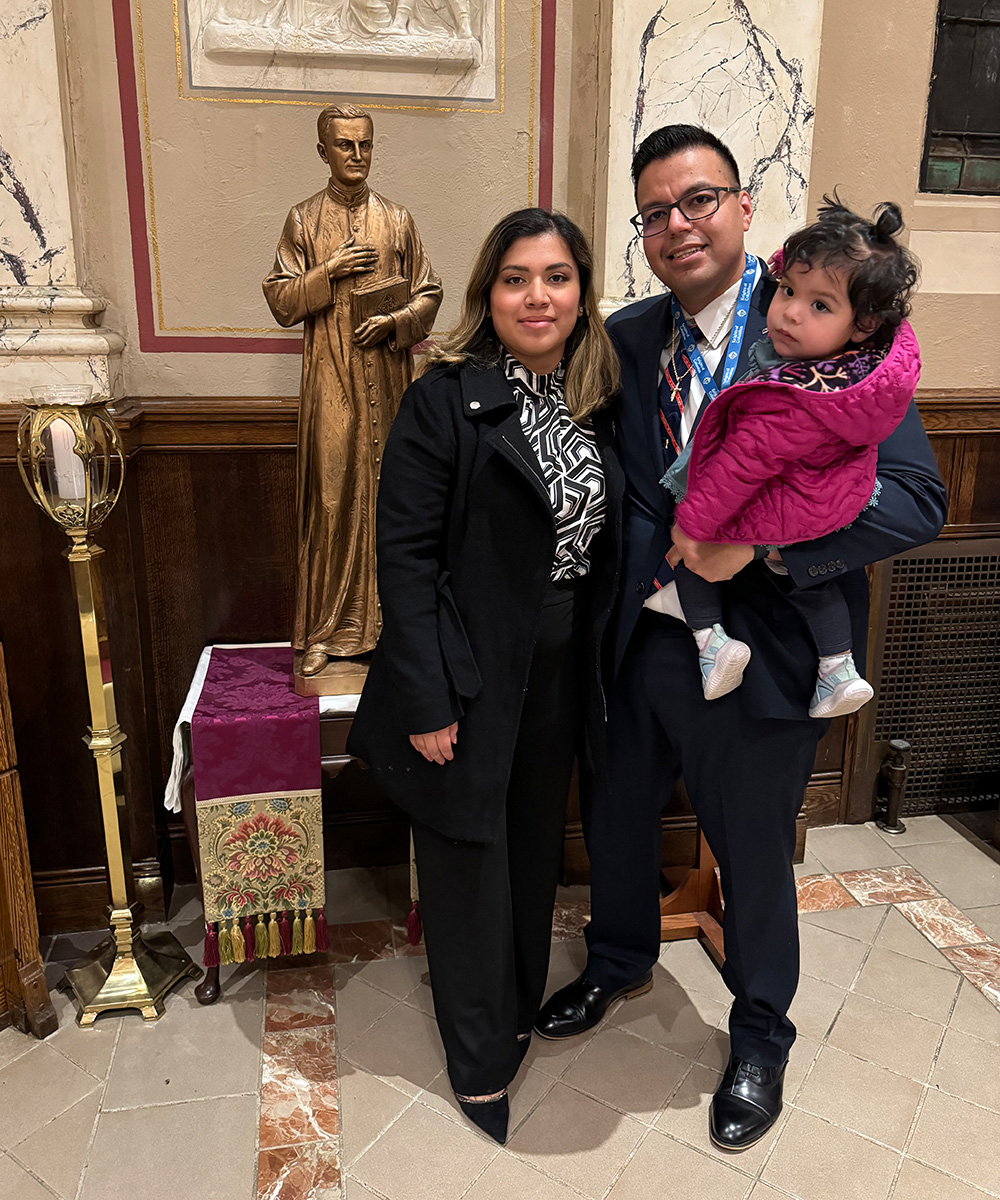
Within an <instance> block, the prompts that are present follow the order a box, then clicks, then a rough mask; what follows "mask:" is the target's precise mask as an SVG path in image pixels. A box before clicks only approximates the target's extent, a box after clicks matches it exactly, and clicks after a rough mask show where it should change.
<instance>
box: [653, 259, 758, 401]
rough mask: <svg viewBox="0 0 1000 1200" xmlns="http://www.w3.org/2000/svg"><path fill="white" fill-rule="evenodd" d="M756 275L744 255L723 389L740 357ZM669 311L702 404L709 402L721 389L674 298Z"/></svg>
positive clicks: (754, 267) (728, 383) (751, 262)
mask: <svg viewBox="0 0 1000 1200" xmlns="http://www.w3.org/2000/svg"><path fill="white" fill-rule="evenodd" d="M756 275H757V260H756V259H755V258H754V257H753V256H752V255H750V254H748V255H747V256H746V267H745V268H744V271H743V278H742V280H741V281H740V294H739V297H738V298H737V301H736V313H735V315H734V316H733V331H732V333H731V334H730V335H729V345H728V346H727V347H726V365H725V368H724V369H723V372H722V387H724V388H726V387H729V385H730V384H731V383H732V382H733V376H734V375H735V374H736V364H737V362H738V361H739V357H740V346H742V345H743V332H744V330H745V329H746V325H747V317H748V316H749V314H750V297H751V295H752V294H753V283H754V278H755V277H756ZM670 311H671V313H672V314H673V318H674V327H675V328H676V330H677V332H678V333H679V334H680V335H681V341H682V342H683V344H684V350H685V352H686V354H687V356H688V362H689V363H690V364H691V373H692V375H697V377H698V379H699V380H700V382H701V386H702V388H703V389H704V392H705V401H706V403H710V402H711V401H712V400H714V399H715V398H716V396H718V394H719V392H720V391H721V390H722V389H721V388H720V387H719V385H718V384H717V383H716V382H715V380H714V378H713V377H712V372H711V371H710V370H709V369H708V367H707V366H706V364H705V360H704V358H702V355H701V351H700V350H699V349H698V345H697V343H696V342H695V340H694V334H693V333H692V332H691V326H690V325H689V324H688V323H687V321H686V320H685V318H684V314H683V313H682V312H681V306H680V304H678V302H677V297H676V296H671V297H670Z"/></svg>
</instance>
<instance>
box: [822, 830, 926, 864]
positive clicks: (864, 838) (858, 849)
mask: <svg viewBox="0 0 1000 1200" xmlns="http://www.w3.org/2000/svg"><path fill="white" fill-rule="evenodd" d="M806 845H807V847H808V849H809V852H810V853H811V854H813V855H815V857H816V858H818V859H819V861H820V862H821V863H822V864H823V866H824V867H825V868H826V870H827V871H830V872H835V871H860V870H863V869H865V868H867V867H898V866H901V865H902V863H903V859H902V858H900V856H899V855H898V854H897V853H896V851H895V850H894V849H893V848H892V847H891V846H889V845H888V844H887V843H886V842H885V840H884V839H883V838H881V837H879V835H878V834H877V833H875V831H874V830H872V829H867V828H866V827H865V826H864V825H829V826H827V827H825V828H823V829H810V830H809V833H808V835H807V837H806Z"/></svg>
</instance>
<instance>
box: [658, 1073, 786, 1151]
mask: <svg viewBox="0 0 1000 1200" xmlns="http://www.w3.org/2000/svg"><path fill="white" fill-rule="evenodd" d="M721 1079H722V1076H721V1075H720V1074H719V1073H718V1072H717V1071H709V1070H707V1069H706V1068H705V1067H702V1066H700V1065H699V1064H698V1063H695V1065H694V1066H693V1067H692V1068H691V1072H690V1074H689V1075H688V1076H687V1078H686V1079H685V1080H684V1082H683V1083H682V1084H681V1086H680V1087H679V1088H678V1089H677V1091H676V1092H675V1093H674V1095H673V1096H671V1097H670V1103H669V1104H668V1105H667V1107H666V1108H665V1109H664V1110H663V1112H662V1113H661V1114H660V1117H659V1119H658V1120H657V1122H656V1128H657V1129H658V1130H659V1131H660V1132H661V1133H667V1134H669V1135H670V1136H671V1137H674V1138H677V1139H678V1140H679V1141H681V1142H686V1143H687V1144H688V1145H689V1146H693V1147H694V1148H695V1149H696V1150H699V1151H700V1152H701V1153H702V1154H707V1155H709V1157H711V1158H715V1159H718V1160H719V1162H724V1163H730V1164H736V1165H737V1166H738V1167H739V1169H740V1170H741V1171H745V1172H749V1173H750V1174H753V1173H754V1172H756V1171H758V1170H759V1169H760V1166H761V1164H762V1163H763V1161H764V1159H765V1158H766V1157H767V1155H768V1153H769V1152H770V1150H771V1148H772V1146H773V1145H774V1142H775V1139H776V1137H777V1136H778V1135H779V1134H780V1132H781V1128H782V1126H783V1124H784V1122H785V1120H786V1118H787V1111H788V1110H787V1108H786V1110H785V1112H783V1113H782V1114H781V1116H780V1117H779V1118H778V1121H777V1123H776V1126H775V1129H774V1131H773V1132H771V1133H769V1134H768V1135H767V1137H764V1138H761V1140H760V1141H759V1142H758V1143H757V1145H756V1146H751V1147H750V1149H749V1150H744V1151H743V1152H742V1153H741V1154H740V1155H739V1162H738V1163H737V1162H736V1158H735V1156H734V1155H733V1154H731V1153H729V1152H727V1151H725V1150H719V1149H718V1148H717V1147H716V1146H714V1145H713V1144H712V1140H711V1138H710V1137H709V1136H708V1110H709V1107H710V1105H711V1103H712V1096H713V1095H714V1094H715V1089H716V1088H717V1087H718V1086H719V1082H720V1080H721Z"/></svg>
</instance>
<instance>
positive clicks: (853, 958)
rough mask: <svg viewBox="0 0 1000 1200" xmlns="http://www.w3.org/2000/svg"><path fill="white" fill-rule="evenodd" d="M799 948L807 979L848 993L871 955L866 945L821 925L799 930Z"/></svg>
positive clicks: (802, 927) (802, 967)
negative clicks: (818, 980)
mask: <svg viewBox="0 0 1000 1200" xmlns="http://www.w3.org/2000/svg"><path fill="white" fill-rule="evenodd" d="M799 946H800V953H801V970H802V974H803V975H810V976H812V978H813V979H822V980H823V982H824V983H832V984H834V986H835V987H840V988H845V989H846V988H849V987H850V986H851V984H852V983H853V982H854V977H855V976H856V975H857V973H858V971H859V970H860V968H861V964H862V962H863V961H864V957H865V955H866V954H867V953H868V947H867V946H866V945H865V944H864V943H863V942H858V941H855V940H854V938H849V937H845V936H844V935H843V934H842V933H833V932H831V931H830V930H829V929H822V928H820V927H819V926H817V925H801V926H800V927H799Z"/></svg>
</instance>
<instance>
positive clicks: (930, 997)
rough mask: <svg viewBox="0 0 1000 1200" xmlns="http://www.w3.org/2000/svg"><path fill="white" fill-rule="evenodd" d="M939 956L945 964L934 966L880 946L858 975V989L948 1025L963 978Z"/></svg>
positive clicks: (873, 998) (858, 991)
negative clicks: (882, 948) (881, 948)
mask: <svg viewBox="0 0 1000 1200" xmlns="http://www.w3.org/2000/svg"><path fill="white" fill-rule="evenodd" d="M939 957H940V959H941V963H942V965H941V966H931V964H930V963H924V962H919V961H918V960H917V959H914V958H907V957H906V956H905V955H903V954H896V953H895V951H893V950H880V949H879V948H878V947H877V946H876V947H875V948H874V949H873V950H872V952H871V953H870V954H869V956H868V961H867V962H866V963H865V965H864V967H863V968H862V970H861V974H860V975H859V976H858V981H857V983H856V984H855V985H854V991H855V992H857V993H858V994H859V995H862V996H868V997H869V998H870V999H872V1000H878V1001H880V1002H881V1003H882V1004H891V1005H893V1006H894V1007H895V1008H902V1009H905V1010H906V1011H907V1012H910V1013H913V1015H914V1016H917V1017H924V1018H925V1019H926V1020H928V1021H939V1022H940V1023H941V1024H945V1023H946V1022H947V1020H948V1016H949V1014H950V1012H951V1008H952V1005H953V1004H954V1002H955V994H956V992H957V991H958V985H959V983H960V982H961V979H962V977H961V975H959V973H958V972H957V971H956V970H955V969H954V967H952V966H951V964H950V963H949V962H948V960H947V959H946V958H945V957H944V955H939Z"/></svg>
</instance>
